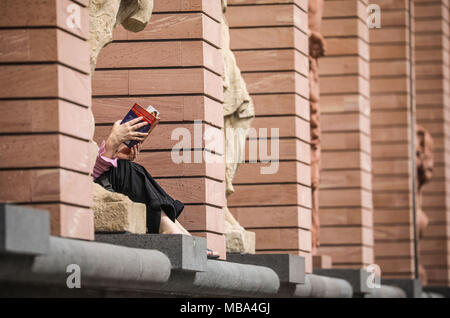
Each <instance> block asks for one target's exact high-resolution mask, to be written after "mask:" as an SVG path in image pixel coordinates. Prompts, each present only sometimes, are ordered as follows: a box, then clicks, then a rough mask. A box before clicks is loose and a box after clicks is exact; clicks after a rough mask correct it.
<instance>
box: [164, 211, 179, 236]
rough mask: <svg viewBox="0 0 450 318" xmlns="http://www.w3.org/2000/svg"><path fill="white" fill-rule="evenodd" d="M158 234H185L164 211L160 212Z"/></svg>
mask: <svg viewBox="0 0 450 318" xmlns="http://www.w3.org/2000/svg"><path fill="white" fill-rule="evenodd" d="M159 233H160V234H185V233H184V232H183V231H182V230H181V229H180V228H179V227H178V226H177V225H176V224H175V223H174V222H173V221H172V220H171V219H170V218H169V217H168V216H167V215H166V214H165V213H164V212H161V223H160V225H159Z"/></svg>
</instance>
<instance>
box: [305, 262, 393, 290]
mask: <svg viewBox="0 0 450 318" xmlns="http://www.w3.org/2000/svg"><path fill="white" fill-rule="evenodd" d="M313 273H314V274H317V275H321V276H328V277H334V278H341V279H344V280H346V281H348V282H349V283H350V285H351V286H352V288H353V293H354V294H369V293H372V289H371V288H370V287H369V286H368V285H367V280H368V279H369V276H370V275H371V273H369V272H368V271H365V270H364V269H346V268H345V269H340V268H339V269H314V270H313ZM388 285H391V284H388Z"/></svg>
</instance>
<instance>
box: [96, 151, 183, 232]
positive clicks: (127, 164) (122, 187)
mask: <svg viewBox="0 0 450 318" xmlns="http://www.w3.org/2000/svg"><path fill="white" fill-rule="evenodd" d="M102 176H106V177H107V178H108V180H109V182H110V183H111V186H112V188H113V189H114V191H115V192H119V193H123V194H125V195H126V196H128V197H129V198H130V200H131V201H134V202H139V203H144V204H145V205H146V208H147V231H148V232H149V233H159V225H160V223H161V210H162V211H164V213H165V214H166V215H167V216H168V217H169V218H170V219H171V220H172V221H173V222H175V220H176V219H177V218H178V217H179V216H180V214H181V212H182V211H183V208H184V204H183V203H182V202H180V201H178V200H174V199H173V198H172V197H171V196H170V195H168V194H167V193H166V192H165V191H164V190H163V188H161V186H160V185H159V184H158V183H157V182H156V181H155V180H154V179H153V177H152V176H151V175H150V173H148V171H147V170H145V168H144V167H143V166H141V165H140V164H137V163H135V162H132V161H129V160H122V159H119V160H117V167H111V168H110V169H109V170H108V171H106V172H105V173H104V174H103V175H102Z"/></svg>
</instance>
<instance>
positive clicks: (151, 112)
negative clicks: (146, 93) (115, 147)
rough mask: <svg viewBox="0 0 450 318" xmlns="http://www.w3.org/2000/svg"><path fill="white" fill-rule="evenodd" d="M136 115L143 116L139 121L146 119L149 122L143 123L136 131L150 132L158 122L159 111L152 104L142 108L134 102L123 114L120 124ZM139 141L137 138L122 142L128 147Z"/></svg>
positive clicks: (136, 116)
mask: <svg viewBox="0 0 450 318" xmlns="http://www.w3.org/2000/svg"><path fill="white" fill-rule="evenodd" d="M138 117H143V120H141V121H140V122H143V121H146V122H148V123H149V124H148V125H145V126H144V127H141V128H139V129H137V130H136V131H139V132H143V133H146V132H148V133H150V132H151V131H152V130H153V128H155V126H156V125H157V124H158V123H159V120H160V118H159V111H158V110H156V109H155V108H154V107H153V106H151V105H150V106H148V107H147V109H144V108H143V107H142V106H141V105H139V104H134V105H133V107H131V109H130V111H129V112H128V113H127V114H126V115H125V117H124V118H123V120H122V121H121V123H120V124H123V123H126V122H128V121H130V120H133V119H135V118H138ZM139 142H140V141H137V140H129V141H125V142H124V144H125V145H127V146H128V147H129V148H132V147H133V146H134V145H136V144H138V143H139Z"/></svg>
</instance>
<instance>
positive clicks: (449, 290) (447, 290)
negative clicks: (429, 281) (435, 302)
mask: <svg viewBox="0 0 450 318" xmlns="http://www.w3.org/2000/svg"><path fill="white" fill-rule="evenodd" d="M423 291H424V292H426V293H431V294H439V295H441V296H442V297H445V298H450V287H448V286H442V287H440V286H425V287H423Z"/></svg>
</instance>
